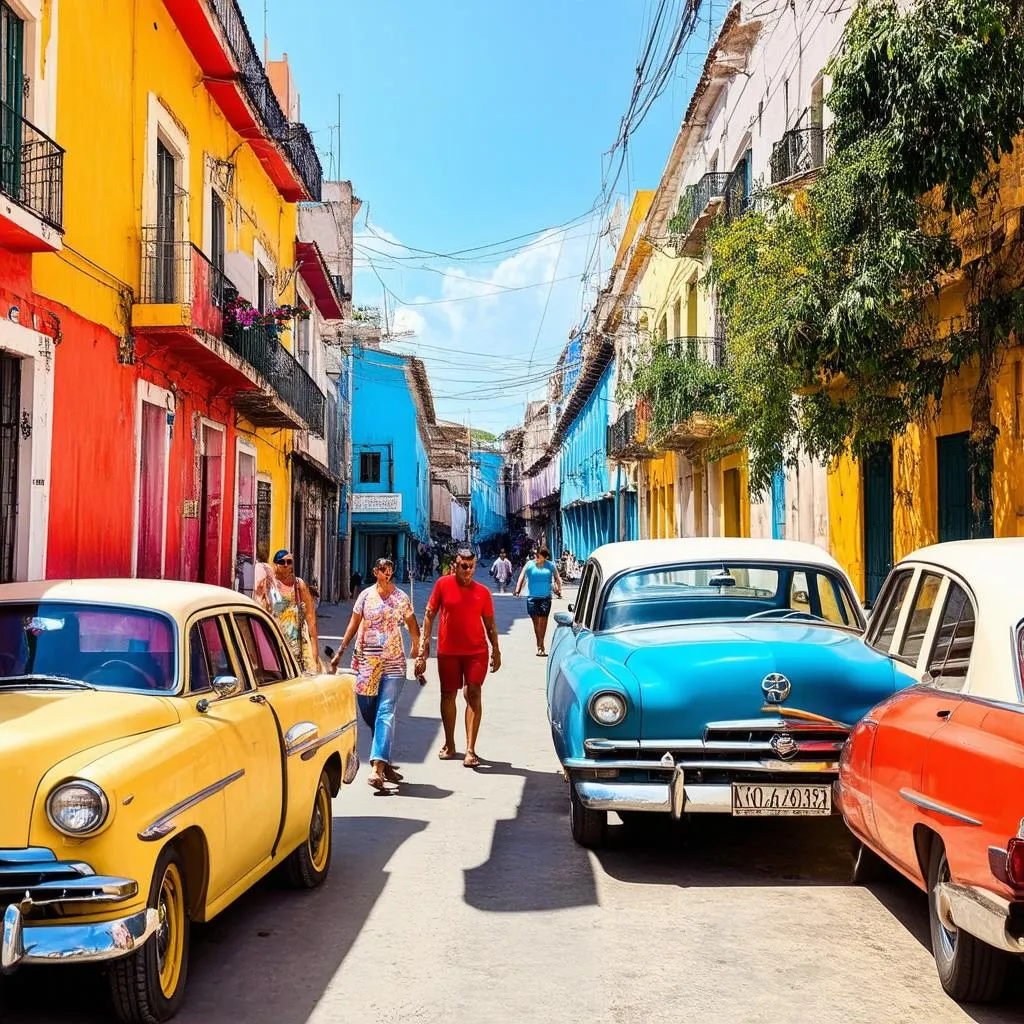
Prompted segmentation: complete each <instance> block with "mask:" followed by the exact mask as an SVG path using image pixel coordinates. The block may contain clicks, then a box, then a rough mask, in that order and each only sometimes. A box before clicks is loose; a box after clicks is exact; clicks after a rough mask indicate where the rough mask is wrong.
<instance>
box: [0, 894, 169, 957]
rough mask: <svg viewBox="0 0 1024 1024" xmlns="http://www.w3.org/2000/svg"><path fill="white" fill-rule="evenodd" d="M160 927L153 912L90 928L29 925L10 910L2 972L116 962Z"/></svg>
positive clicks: (0, 952) (0, 954)
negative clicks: (27, 966)
mask: <svg viewBox="0 0 1024 1024" xmlns="http://www.w3.org/2000/svg"><path fill="white" fill-rule="evenodd" d="M159 926H160V918H159V915H158V914H157V912H156V911H155V910H152V909H147V910H140V911H139V913H137V914H132V915H131V916H130V917H122V918H119V919H116V920H113V921H97V922H95V923H90V924H47V925H33V924H28V925H26V924H25V920H24V917H23V916H22V913H21V911H20V910H19V909H18V907H17V906H10V907H8V908H7V911H6V912H5V914H4V922H3V941H2V944H0V968H2V969H3V970H4V971H10V970H12V969H13V968H14V967H17V966H18V965H19V964H23V963H24V964H33V963H35V964H54V963H95V962H97V961H100V960H114V959H116V958H117V957H122V956H127V955H128V954H129V953H132V952H134V951H135V950H136V949H139V948H140V947H141V946H142V945H143V944H144V943H145V942H146V941H147V940H148V939H149V938H150V937H151V936H152V935H154V934H155V933H156V930H157V928H158V927H159Z"/></svg>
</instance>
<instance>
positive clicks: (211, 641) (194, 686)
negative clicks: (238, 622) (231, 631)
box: [188, 616, 235, 693]
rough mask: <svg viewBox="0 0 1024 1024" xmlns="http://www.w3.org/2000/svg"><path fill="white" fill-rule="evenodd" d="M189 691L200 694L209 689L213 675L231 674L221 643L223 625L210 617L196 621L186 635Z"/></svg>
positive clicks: (233, 671) (224, 648)
mask: <svg viewBox="0 0 1024 1024" xmlns="http://www.w3.org/2000/svg"><path fill="white" fill-rule="evenodd" d="M188 651H189V690H190V691H191V692H192V693H202V692H203V691H204V690H209V689H211V685H212V681H213V680H214V679H216V678H217V676H231V675H234V674H235V669H234V666H233V665H232V664H231V655H230V654H229V653H228V649H227V644H226V643H225V641H224V623H223V621H222V620H221V619H219V618H216V617H213V616H211V617H210V618H207V619H203V620H202V621H200V622H197V623H196V624H195V625H194V626H193V627H192V628H191V629H190V630H189V634H188Z"/></svg>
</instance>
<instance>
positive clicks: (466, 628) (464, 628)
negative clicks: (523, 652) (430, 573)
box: [415, 547, 501, 768]
mask: <svg viewBox="0 0 1024 1024" xmlns="http://www.w3.org/2000/svg"><path fill="white" fill-rule="evenodd" d="M475 570H476V555H475V554H474V552H473V550H472V548H468V547H466V548H460V549H459V551H458V552H457V554H456V556H455V575H454V576H442V577H441V579H439V580H438V581H437V583H435V584H434V590H433V592H432V593H431V595H430V600H429V601H428V602H427V613H426V615H425V616H424V618H423V633H422V636H421V640H420V647H419V657H418V658H417V659H416V667H415V672H416V675H417V676H422V675H423V673H424V672H425V671H426V669H427V656H428V654H429V653H430V634H431V630H432V629H433V625H434V619H435V617H436V618H437V620H438V622H437V674H438V677H439V678H440V682H441V724H442V726H443V728H444V746H442V747H441V749H440V751H439V752H438V757H440V758H441V760H442V761H450V760H452V759H453V758H455V757H456V756H457V754H456V752H455V719H456V716H457V713H458V708H457V698H458V694H459V690H463V689H464V693H465V698H466V754H465V757H464V758H463V762H462V763H463V764H464V765H465V766H466V767H467V768H476V767H477V766H478V765H479V764H480V758H479V757H478V756H477V753H476V741H477V737H478V736H479V734H480V721H481V719H482V717H483V698H482V694H481V690H482V687H483V684H484V680H485V679H486V678H487V667H488V659H487V642H488V640H489V641H490V645H491V656H490V669H491V671H492V672H497V671H498V669H499V668H501V652H500V651H499V650H498V629H497V627H496V626H495V624H494V601H493V600H492V598H491V592H490V590H488V588H487V587H485V586H484V585H483V584H482V583H477V582H476V580H474V579H473V573H474V571H475Z"/></svg>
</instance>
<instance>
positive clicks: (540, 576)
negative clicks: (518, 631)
mask: <svg viewBox="0 0 1024 1024" xmlns="http://www.w3.org/2000/svg"><path fill="white" fill-rule="evenodd" d="M550 559H551V552H550V551H549V550H548V549H547V548H541V549H540V550H539V551H538V552H537V555H536V557H535V558H534V559H533V561H530V562H527V563H526V565H524V566H523V571H522V572H521V573H520V574H519V581H518V582H517V583H516V590H515V596H516V597H518V596H519V595H520V594H521V593H522V592H523V585H524V584H525V586H526V614H527V615H529V616H530V618H531V619H533V633H534V636H535V637H536V638H537V657H538V658H546V657H547V656H548V652H547V649H546V648H545V646H544V644H545V637H546V634H547V631H548V616H549V615H550V614H551V593H552V591H554V593H555V594H556V595H557V596H558V597H561V596H562V581H561V579H560V578H559V576H558V570H557V569H556V568H555V563H554V562H552V561H551V560H550Z"/></svg>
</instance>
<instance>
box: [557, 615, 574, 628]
mask: <svg viewBox="0 0 1024 1024" xmlns="http://www.w3.org/2000/svg"><path fill="white" fill-rule="evenodd" d="M555 625H556V626H571V625H572V615H570V614H569V612H555Z"/></svg>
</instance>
